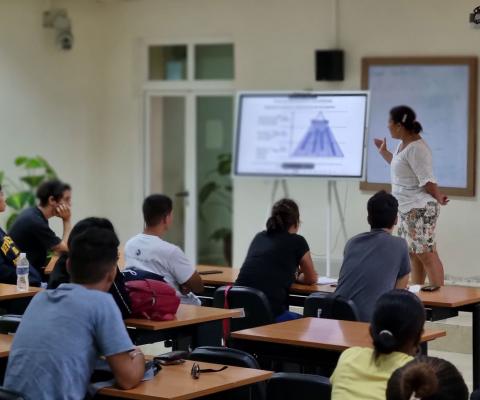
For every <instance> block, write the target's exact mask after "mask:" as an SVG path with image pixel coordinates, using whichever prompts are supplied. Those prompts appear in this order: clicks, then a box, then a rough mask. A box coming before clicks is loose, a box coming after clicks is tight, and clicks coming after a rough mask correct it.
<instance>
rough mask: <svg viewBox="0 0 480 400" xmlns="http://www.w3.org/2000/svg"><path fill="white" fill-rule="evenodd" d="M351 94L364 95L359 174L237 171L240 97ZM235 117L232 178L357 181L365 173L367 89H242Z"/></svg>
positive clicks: (367, 114)
mask: <svg viewBox="0 0 480 400" xmlns="http://www.w3.org/2000/svg"><path fill="white" fill-rule="evenodd" d="M349 95H350V96H352V95H362V96H365V97H366V105H365V125H364V127H363V145H362V160H361V163H362V165H361V168H360V175H320V174H319V175H308V174H274V173H245V172H242V173H239V172H238V152H239V141H240V134H239V130H240V114H241V107H242V103H241V98H242V97H249V96H252V97H254V96H257V97H261V96H265V97H268V96H293V97H295V96H298V97H302V96H304V97H314V96H349ZM235 100H236V101H235V117H234V124H235V127H234V132H235V139H234V148H233V168H232V179H244V178H254V179H255V178H263V179H269V178H271V179H273V180H275V179H290V178H293V179H301V178H307V179H309V178H314V179H325V180H355V181H359V180H361V179H363V177H364V176H365V174H366V152H367V148H366V139H367V129H368V124H369V116H370V92H369V91H368V90H325V91H322V90H314V91H295V90H243V91H238V92H237V95H236V99H235Z"/></svg>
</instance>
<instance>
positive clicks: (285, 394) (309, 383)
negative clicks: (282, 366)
mask: <svg viewBox="0 0 480 400" xmlns="http://www.w3.org/2000/svg"><path fill="white" fill-rule="evenodd" d="M331 393H332V385H331V384H330V381H329V380H328V378H325V377H324V376H320V375H310V374H298V373H291V372H278V373H276V374H273V376H272V377H271V378H270V380H269V381H268V383H267V400H330V397H331Z"/></svg>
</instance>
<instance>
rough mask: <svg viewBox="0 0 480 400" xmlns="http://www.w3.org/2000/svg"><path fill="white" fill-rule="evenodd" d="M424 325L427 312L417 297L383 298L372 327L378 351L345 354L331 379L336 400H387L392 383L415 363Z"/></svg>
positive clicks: (392, 295) (397, 295)
mask: <svg viewBox="0 0 480 400" xmlns="http://www.w3.org/2000/svg"><path fill="white" fill-rule="evenodd" d="M424 324H425V309H424V307H423V304H422V303H421V301H420V300H419V299H418V297H417V296H415V295H414V294H412V293H410V292H409V291H407V290H401V289H395V290H392V291H390V292H388V293H385V294H384V295H382V296H381V297H380V298H379V299H378V301H377V303H376V305H375V311H374V312H373V318H372V323H371V325H370V335H371V337H372V340H373V346H374V348H373V349H371V348H368V347H352V348H350V349H348V350H345V351H344V352H343V353H342V355H341V356H340V359H339V360H338V364H337V367H336V368H335V371H334V372H333V374H332V376H331V378H330V380H331V382H332V400H367V399H368V400H385V391H386V388H387V381H388V379H389V378H390V376H391V375H392V373H393V371H395V370H396V369H397V368H400V367H402V366H403V365H405V364H406V363H407V362H409V361H410V360H412V359H413V356H414V355H415V354H416V352H417V350H418V346H419V344H420V338H421V336H422V332H423V325H424Z"/></svg>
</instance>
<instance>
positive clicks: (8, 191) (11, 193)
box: [0, 156, 57, 230]
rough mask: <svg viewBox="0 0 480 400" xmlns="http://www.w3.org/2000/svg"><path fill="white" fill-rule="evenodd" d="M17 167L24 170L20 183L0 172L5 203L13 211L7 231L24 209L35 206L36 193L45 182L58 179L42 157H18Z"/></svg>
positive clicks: (16, 160) (7, 224)
mask: <svg viewBox="0 0 480 400" xmlns="http://www.w3.org/2000/svg"><path fill="white" fill-rule="evenodd" d="M15 165H16V166H17V167H20V168H22V170H23V174H22V175H21V176H20V178H19V182H15V181H14V180H13V179H10V178H8V177H6V176H5V173H4V172H2V171H0V184H2V186H3V189H4V191H5V195H6V199H5V201H6V203H7V205H8V206H9V207H10V208H11V209H12V210H13V211H12V212H11V213H10V215H9V216H8V219H7V223H6V228H7V230H8V229H10V227H11V226H12V225H13V223H14V221H15V219H16V218H17V216H18V214H20V212H21V211H22V210H23V209H25V208H27V207H32V206H34V205H35V192H36V190H37V188H38V186H39V185H40V184H41V183H42V182H44V181H47V180H50V179H56V178H57V174H56V172H55V171H54V169H53V168H52V166H51V165H50V164H49V163H48V162H47V161H46V160H45V159H44V158H43V157H41V156H36V157H25V156H20V157H17V158H16V159H15Z"/></svg>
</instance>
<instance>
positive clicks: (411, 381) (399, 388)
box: [386, 356, 468, 400]
mask: <svg viewBox="0 0 480 400" xmlns="http://www.w3.org/2000/svg"><path fill="white" fill-rule="evenodd" d="M412 396H414V397H415V398H418V399H422V400H467V399H468V389H467V385H466V384H465V381H464V380H463V377H462V375H461V374H460V372H459V371H458V369H457V368H456V367H455V366H454V365H453V364H452V363H450V362H448V361H446V360H443V359H441V358H436V357H427V356H421V357H418V358H415V359H414V360H412V361H410V362H409V363H407V364H405V365H404V366H403V367H401V368H399V369H397V370H396V371H395V372H394V373H393V374H392V376H391V377H390V379H389V380H388V384H387V397H386V400H409V399H411V398H412Z"/></svg>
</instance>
